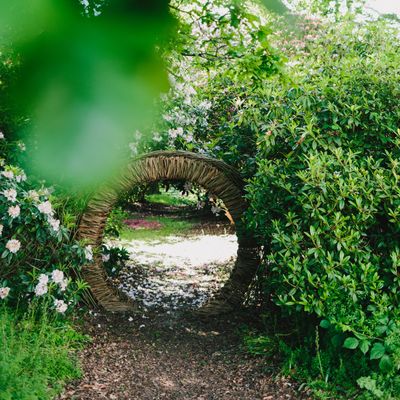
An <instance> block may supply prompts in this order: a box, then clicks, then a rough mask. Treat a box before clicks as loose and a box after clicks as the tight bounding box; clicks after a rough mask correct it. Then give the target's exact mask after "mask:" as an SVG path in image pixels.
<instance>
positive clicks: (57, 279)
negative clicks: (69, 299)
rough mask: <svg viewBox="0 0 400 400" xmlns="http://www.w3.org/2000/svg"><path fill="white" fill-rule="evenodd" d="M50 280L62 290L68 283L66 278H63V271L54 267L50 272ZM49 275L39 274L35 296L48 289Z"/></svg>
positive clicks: (46, 291) (42, 293) (41, 294)
mask: <svg viewBox="0 0 400 400" xmlns="http://www.w3.org/2000/svg"><path fill="white" fill-rule="evenodd" d="M51 280H52V281H53V282H54V283H56V284H57V285H58V286H59V287H60V290H61V291H62V292H64V291H65V289H66V288H67V285H68V279H67V278H65V276H64V272H63V271H60V270H59V269H55V270H54V271H53V272H52V273H51ZM49 281H50V280H49V277H48V275H46V274H40V275H39V281H38V283H37V285H36V287H35V295H36V296H43V295H45V294H46V293H48V291H49V287H48V285H49Z"/></svg>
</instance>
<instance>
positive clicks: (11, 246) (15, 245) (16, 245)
mask: <svg viewBox="0 0 400 400" xmlns="http://www.w3.org/2000/svg"><path fill="white" fill-rule="evenodd" d="M20 248H21V242H20V241H19V240H16V239H11V240H9V241H8V242H7V244H6V249H7V250H8V251H9V252H10V253H13V254H15V253H17V252H18V250H19V249H20Z"/></svg>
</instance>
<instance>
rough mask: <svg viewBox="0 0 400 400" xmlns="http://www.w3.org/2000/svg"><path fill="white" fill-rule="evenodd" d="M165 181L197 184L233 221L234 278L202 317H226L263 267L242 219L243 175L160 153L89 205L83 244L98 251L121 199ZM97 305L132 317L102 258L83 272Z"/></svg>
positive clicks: (201, 159)
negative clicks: (235, 245)
mask: <svg viewBox="0 0 400 400" xmlns="http://www.w3.org/2000/svg"><path fill="white" fill-rule="evenodd" d="M162 180H184V181H189V182H193V183H196V184H198V185H200V186H202V187H203V188H204V189H206V190H208V191H209V192H211V193H213V194H214V195H216V196H218V197H219V198H220V199H221V200H222V201H223V202H224V204H225V206H226V207H227V209H228V210H229V212H230V214H231V216H232V218H233V220H234V221H235V226H236V234H237V237H238V254H237V259H236V263H235V265H234V267H233V270H232V273H231V275H230V277H229V279H228V280H227V282H226V283H225V285H224V286H223V288H222V289H221V290H220V292H219V293H218V294H217V295H216V296H215V297H214V298H212V299H211V300H210V301H209V302H208V303H207V304H206V305H205V306H203V307H202V309H201V310H200V312H203V313H206V314H218V313H222V312H228V311H230V310H232V309H234V308H236V307H237V306H239V305H240V304H241V303H242V301H243V296H244V294H245V293H246V291H247V289H248V287H249V285H250V283H251V281H252V279H253V277H254V275H255V272H256V270H257V267H258V265H259V249H258V248H257V245H256V242H255V240H254V238H253V236H252V235H251V234H250V233H249V232H248V231H247V230H246V227H245V225H244V224H243V222H242V216H243V213H244V212H245V210H246V208H247V204H246V201H245V200H244V197H243V194H244V193H243V187H244V182H243V180H242V179H241V177H240V175H239V173H238V172H237V171H236V170H235V169H234V168H232V167H231V166H229V165H227V164H226V163H224V162H222V161H219V160H216V159H213V158H210V157H206V156H203V155H199V154H195V153H190V152H184V151H158V152H153V153H149V154H146V155H144V156H141V157H139V158H137V159H135V160H133V161H132V162H131V163H130V164H129V165H127V167H126V169H125V170H124V173H123V174H122V176H121V177H120V178H119V179H117V180H116V181H115V182H114V183H113V184H111V185H107V186H106V187H104V188H103V189H101V190H99V191H98V192H97V193H96V194H95V195H94V196H93V197H92V198H91V200H90V201H89V204H88V206H87V209H86V211H85V213H84V214H83V216H82V219H81V222H80V225H79V230H78V234H79V238H80V239H84V240H86V242H87V243H88V244H90V245H92V246H94V247H97V246H100V245H101V243H102V240H103V235H104V228H105V224H106V220H107V217H108V215H109V213H110V212H111V210H112V208H113V206H114V204H115V202H116V201H117V199H118V197H119V195H120V194H121V193H124V192H127V191H129V190H130V189H132V188H133V187H134V186H136V185H140V184H147V183H151V182H157V181H162ZM83 275H84V278H85V279H86V281H87V282H88V284H89V285H90V288H91V292H92V294H93V296H94V298H95V300H96V301H97V302H98V303H99V304H100V305H101V306H103V307H104V308H105V309H106V310H108V311H128V310H131V309H133V308H134V307H133V304H132V303H131V302H130V301H129V300H127V299H126V298H124V296H122V295H121V293H119V292H118V290H117V289H116V288H115V287H113V286H112V285H111V284H110V282H109V279H108V278H107V277H106V274H105V272H104V269H103V265H102V260H101V257H100V256H95V260H94V262H93V263H91V264H88V265H86V266H85V267H84V268H83Z"/></svg>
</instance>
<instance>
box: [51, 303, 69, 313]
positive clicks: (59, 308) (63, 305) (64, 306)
mask: <svg viewBox="0 0 400 400" xmlns="http://www.w3.org/2000/svg"><path fill="white" fill-rule="evenodd" d="M54 307H55V309H56V311H57V312H59V313H61V314H64V313H65V311H67V309H68V305H67V304H66V303H65V301H64V300H54Z"/></svg>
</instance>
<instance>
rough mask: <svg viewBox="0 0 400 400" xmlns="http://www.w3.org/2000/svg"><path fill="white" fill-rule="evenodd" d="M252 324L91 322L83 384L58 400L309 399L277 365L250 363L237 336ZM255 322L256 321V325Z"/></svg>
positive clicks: (178, 319) (153, 319) (233, 320)
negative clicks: (277, 368)
mask: <svg viewBox="0 0 400 400" xmlns="http://www.w3.org/2000/svg"><path fill="white" fill-rule="evenodd" d="M249 322H251V321H249V317H248V316H247V317H246V318H245V319H244V317H243V316H238V315H237V316H236V317H230V318H228V317H225V318H222V319H221V318H220V319H218V320H213V321H208V322H202V321H195V320H193V319H192V318H189V317H184V316H177V315H176V316H171V315H169V316H166V315H157V316H150V315H147V316H140V317H135V318H134V319H132V317H130V318H129V317H127V316H125V317H122V316H119V317H117V316H115V315H99V314H96V315H92V316H91V317H90V318H88V320H87V322H86V326H85V331H86V332H87V333H89V334H90V335H91V336H92V338H93V343H92V344H91V345H90V346H89V347H87V348H86V349H85V350H84V351H83V352H82V353H81V355H80V359H81V363H82V366H83V370H84V376H83V379H82V380H81V381H79V382H74V383H72V384H70V385H69V386H68V387H67V389H66V391H65V393H64V395H63V396H62V397H61V398H60V399H76V400H78V399H79V400H98V399H99V400H100V399H111V400H128V399H129V400H156V399H167V400H175V399H176V400H178V399H182V400H183V399H184V400H191V399H193V400H194V399H196V400H214V399H215V400H239V399H240V400H258V399H260V400H272V399H274V400H280V399H285V400H287V399H308V397H307V396H306V395H305V394H301V393H300V392H298V391H297V390H296V386H295V385H294V384H293V383H291V382H289V381H288V380H286V379H284V378H279V379H277V378H274V376H275V374H276V366H275V361H274V360H265V359H262V358H254V357H251V356H249V355H248V354H247V353H246V352H245V351H244V349H243V348H242V341H241V336H240V335H239V332H238V328H239V327H240V326H242V325H243V324H244V323H246V324H247V323H249ZM253 322H254V321H253Z"/></svg>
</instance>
